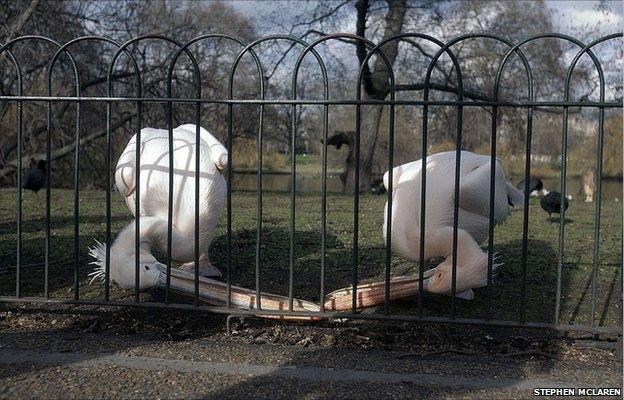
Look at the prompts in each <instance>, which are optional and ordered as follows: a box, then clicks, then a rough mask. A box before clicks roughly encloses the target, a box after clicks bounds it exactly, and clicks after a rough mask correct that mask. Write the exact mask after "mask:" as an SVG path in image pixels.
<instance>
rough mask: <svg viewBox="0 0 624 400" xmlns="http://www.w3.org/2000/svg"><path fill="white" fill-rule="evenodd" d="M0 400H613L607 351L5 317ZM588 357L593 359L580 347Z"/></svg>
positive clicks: (428, 329) (611, 345)
mask: <svg viewBox="0 0 624 400" xmlns="http://www.w3.org/2000/svg"><path fill="white" fill-rule="evenodd" d="M1 307H2V309H1V311H0V380H1V383H0V398H3V399H21V398H58V399H61V398H62V399H83V398H106V399H108V398H111V399H127V398H154V399H157V398H161V399H169V398H184V399H187V398H198V399H200V398H205V399H213V398H214V399H227V398H236V399H239V398H251V399H273V398H284V399H289V398H302V399H322V398H342V399H350V398H376V399H379V398H398V399H402V398H422V397H435V398H440V399H447V398H448V399H455V398H468V399H484V398H532V397H533V388H536V387H622V362H621V354H617V353H618V352H617V351H616V350H617V343H616V342H615V338H608V337H604V338H603V337H601V338H599V339H600V340H595V339H596V338H593V337H590V336H587V335H579V334H567V333H555V332H552V331H539V330H520V329H507V328H505V329H501V328H496V329H494V328H479V327H471V326H450V325H427V324H414V323H380V322H364V321H350V322H323V323H316V324H313V325H310V324H302V323H293V322H288V323H286V322H274V321H265V320H258V319H245V320H244V321H238V320H237V319H236V320H235V321H234V323H233V324H232V332H231V334H229V335H228V334H227V332H226V329H225V318H224V317H223V316H215V315H210V314H206V313H193V312H181V311H167V310H155V309H145V310H144V309H120V308H104V307H84V306H81V307H76V306H60V305H54V306H44V305H7V304H3V305H1ZM589 345H592V347H587V346H589Z"/></svg>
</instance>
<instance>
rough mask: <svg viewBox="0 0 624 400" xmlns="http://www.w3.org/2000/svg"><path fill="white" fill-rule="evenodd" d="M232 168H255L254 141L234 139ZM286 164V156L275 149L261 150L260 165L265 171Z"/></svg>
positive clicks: (256, 157)
mask: <svg viewBox="0 0 624 400" xmlns="http://www.w3.org/2000/svg"><path fill="white" fill-rule="evenodd" d="M232 160H233V163H234V170H238V171H244V170H257V169H258V147H257V144H256V142H255V141H253V140H250V139H245V138H239V139H236V140H235V141H234V153H233V154H232ZM285 166H286V157H285V156H284V155H283V154H281V153H280V152H278V151H277V150H273V149H267V148H264V149H263V150H262V167H263V170H265V171H278V170H281V169H283V168H284V167H285Z"/></svg>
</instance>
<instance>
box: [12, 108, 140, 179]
mask: <svg viewBox="0 0 624 400" xmlns="http://www.w3.org/2000/svg"><path fill="white" fill-rule="evenodd" d="M134 117H136V114H126V115H125V116H123V117H122V118H121V119H120V120H119V121H117V122H115V123H114V124H113V125H112V127H111V130H115V129H118V128H120V127H122V126H123V125H125V124H126V123H127V122H129V121H130V120H131V119H132V118H134ZM104 135H106V129H102V130H100V131H98V132H95V133H92V134H91V135H88V136H84V137H82V138H80V146H84V145H85V144H87V143H90V142H92V141H94V140H96V139H99V138H101V137H102V136H104ZM75 148H76V142H72V143H69V144H67V145H65V146H63V147H61V148H59V149H56V150H54V151H52V152H51V155H50V160H56V159H59V158H62V157H65V156H67V155H69V154H72V153H73V152H74V150H75ZM45 159H46V154H45V153H38V154H33V155H31V156H23V157H22V165H27V164H28V162H29V161H31V160H32V161H38V160H45ZM16 169H17V160H16V159H14V160H11V161H9V162H8V163H6V165H5V166H4V167H3V168H2V169H0V180H2V179H5V178H6V177H7V176H8V175H10V174H12V173H13V172H15V170H16Z"/></svg>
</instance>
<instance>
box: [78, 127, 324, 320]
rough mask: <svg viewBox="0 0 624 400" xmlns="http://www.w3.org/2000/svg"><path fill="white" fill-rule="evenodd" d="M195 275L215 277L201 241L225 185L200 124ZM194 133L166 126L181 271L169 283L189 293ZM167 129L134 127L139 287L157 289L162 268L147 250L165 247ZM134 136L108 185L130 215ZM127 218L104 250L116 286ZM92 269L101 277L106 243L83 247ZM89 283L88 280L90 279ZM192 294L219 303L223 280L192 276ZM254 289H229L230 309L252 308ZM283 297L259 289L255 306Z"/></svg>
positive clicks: (128, 272) (123, 280)
mask: <svg viewBox="0 0 624 400" xmlns="http://www.w3.org/2000/svg"><path fill="white" fill-rule="evenodd" d="M199 130H200V139H201V144H200V148H199V155H200V170H199V191H200V193H199V199H200V203H199V248H200V259H199V261H200V265H199V272H200V275H202V276H215V275H220V273H219V271H218V270H217V269H216V268H214V267H213V266H212V265H211V264H210V262H209V260H208V253H207V251H208V246H209V245H210V242H211V241H212V238H213V237H214V231H215V228H216V226H217V222H218V220H219V217H220V215H221V211H222V210H223V206H224V203H225V197H226V182H225V179H224V178H223V175H222V173H221V171H222V170H223V169H224V168H225V167H227V159H228V154H227V150H226V148H225V147H224V146H223V145H222V144H221V143H219V141H218V140H217V139H215V138H214V137H213V136H212V135H211V134H210V132H208V131H207V130H206V129H204V128H202V127H199ZM195 132H196V125H192V124H186V125H181V126H179V127H177V128H175V129H174V130H173V149H174V153H173V162H174V164H173V174H174V175H173V190H174V196H173V221H172V223H173V224H172V246H171V250H172V259H173V260H174V261H177V262H181V263H183V265H182V267H181V268H180V269H181V270H182V271H178V270H175V269H172V270H171V276H170V284H171V286H170V288H171V290H173V291H177V292H179V293H182V294H187V295H193V294H194V293H195V291H194V279H195V277H194V274H192V273H189V272H194V267H195V263H194V259H195V251H194V248H195V246H194V242H195V240H194V230H195V155H196V146H195ZM168 137H169V131H168V130H164V129H153V128H144V129H142V130H141V164H140V168H141V177H140V188H139V193H140V199H139V200H140V212H139V214H140V235H139V237H140V238H141V243H140V254H139V262H140V267H139V288H138V290H139V291H145V290H150V289H156V288H165V282H166V272H167V267H166V265H164V264H162V263H159V262H158V261H157V260H156V258H155V257H154V256H153V255H152V252H151V250H152V249H153V248H155V249H158V250H159V251H160V252H161V253H163V254H165V253H166V251H167V220H168V201H169V199H168V193H169V190H168V189H169V141H168ZM135 155H136V135H135V136H134V137H132V139H130V142H129V143H128V145H127V146H126V148H125V150H124V151H123V153H122V155H121V156H120V158H119V161H118V162H117V168H116V172H115V183H116V186H117V188H118V190H119V192H120V193H121V194H122V195H123V196H124V198H125V200H126V204H127V205H128V208H130V211H131V212H132V214H133V215H135V216H136V210H135V195H136V191H137V188H136V184H135V178H136V160H135ZM135 226H136V224H135V221H132V222H131V223H130V224H128V225H127V226H126V227H125V228H124V229H123V230H122V231H121V232H120V233H119V235H118V236H117V238H116V239H115V241H114V242H113V244H112V246H111V248H110V278H111V281H113V282H115V283H117V284H118V285H119V286H120V287H121V288H123V289H134V288H135V232H136V231H135ZM90 255H91V256H92V257H93V258H94V259H95V261H94V262H92V264H94V265H96V270H95V271H94V272H92V273H91V274H90V276H92V277H93V280H94V279H96V278H100V279H103V278H104V275H105V268H106V261H105V260H106V246H105V245H103V244H101V243H97V245H96V246H95V247H92V248H91V249H90ZM93 280H92V281H93ZM199 287H200V290H199V295H200V297H201V299H202V300H203V301H206V302H209V303H211V304H215V305H224V304H225V303H226V301H227V286H226V284H225V283H223V282H219V281H216V280H212V279H207V278H202V277H200V282H199ZM256 295H257V294H256V292H254V291H251V290H249V289H245V288H240V287H236V286H231V297H230V300H231V302H232V305H233V306H237V307H242V308H247V309H250V308H254V307H255V306H256V305H257V303H256V301H257V300H256ZM288 300H289V299H288V298H285V297H282V296H277V295H272V294H269V293H262V294H261V302H262V303H261V305H262V308H263V309H267V310H283V309H287V308H288ZM293 310H294V311H302V310H307V311H319V307H318V305H316V304H313V303H310V302H305V301H303V300H297V299H294V304H293Z"/></svg>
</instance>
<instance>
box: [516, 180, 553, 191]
mask: <svg viewBox="0 0 624 400" xmlns="http://www.w3.org/2000/svg"><path fill="white" fill-rule="evenodd" d="M516 189H518V190H520V191H521V192H524V179H523V180H522V181H521V182H520V183H518V185H516ZM535 191H538V192H542V194H545V193H544V182H542V180H541V179H540V178H536V177H534V176H532V177H531V179H529V194H531V193H533V192H535ZM547 193H548V192H547V191H546V194H547Z"/></svg>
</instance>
